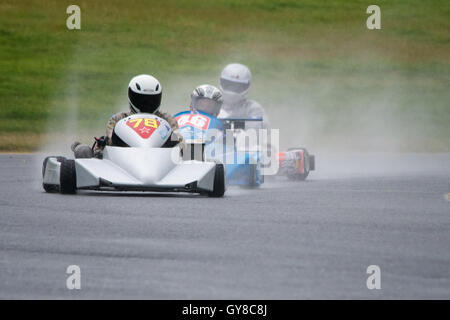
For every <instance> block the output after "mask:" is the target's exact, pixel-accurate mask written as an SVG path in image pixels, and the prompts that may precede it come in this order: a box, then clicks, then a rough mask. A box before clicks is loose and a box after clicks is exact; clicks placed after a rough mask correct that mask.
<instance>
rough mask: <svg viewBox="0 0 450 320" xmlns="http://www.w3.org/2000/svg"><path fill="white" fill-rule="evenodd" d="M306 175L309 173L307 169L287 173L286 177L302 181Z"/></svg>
mask: <svg viewBox="0 0 450 320" xmlns="http://www.w3.org/2000/svg"><path fill="white" fill-rule="evenodd" d="M308 175H309V171H307V172H305V173H296V174H288V176H287V177H288V179H289V180H294V181H304V180H306V178H307V177H308Z"/></svg>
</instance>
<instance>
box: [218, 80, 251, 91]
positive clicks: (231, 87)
mask: <svg viewBox="0 0 450 320" xmlns="http://www.w3.org/2000/svg"><path fill="white" fill-rule="evenodd" d="M220 85H221V86H222V89H223V90H225V91H231V92H235V93H242V92H245V91H246V90H247V89H248V88H249V87H250V83H244V82H235V81H231V80H227V79H224V78H220Z"/></svg>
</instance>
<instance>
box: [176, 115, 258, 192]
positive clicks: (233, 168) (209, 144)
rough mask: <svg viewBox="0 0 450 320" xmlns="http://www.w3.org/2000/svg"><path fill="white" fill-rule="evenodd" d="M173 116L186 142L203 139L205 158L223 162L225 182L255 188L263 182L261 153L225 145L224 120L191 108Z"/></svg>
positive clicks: (233, 145)
mask: <svg viewBox="0 0 450 320" xmlns="http://www.w3.org/2000/svg"><path fill="white" fill-rule="evenodd" d="M175 118H176V119H177V121H178V126H179V128H180V133H181V134H182V135H183V137H184V139H185V140H186V141H197V142H198V141H202V142H203V143H205V158H206V159H215V160H218V161H220V162H221V163H223V164H224V167H225V178H226V183H227V184H229V185H240V186H250V187H257V186H260V185H261V184H262V183H263V182H264V176H263V175H262V174H261V163H262V155H263V154H262V152H260V151H240V150H237V149H236V146H235V144H234V143H233V144H228V145H227V144H226V143H225V139H224V137H225V127H224V125H223V120H221V119H217V118H215V117H213V116H211V115H209V114H207V113H204V112H201V111H195V112H193V111H190V110H189V111H183V112H179V113H177V114H176V115H175ZM226 120H228V119H226ZM232 120H241V121H245V119H232Z"/></svg>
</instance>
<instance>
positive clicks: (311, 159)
mask: <svg viewBox="0 0 450 320" xmlns="http://www.w3.org/2000/svg"><path fill="white" fill-rule="evenodd" d="M311 170H316V157H315V156H314V155H312V154H310V155H309V171H311Z"/></svg>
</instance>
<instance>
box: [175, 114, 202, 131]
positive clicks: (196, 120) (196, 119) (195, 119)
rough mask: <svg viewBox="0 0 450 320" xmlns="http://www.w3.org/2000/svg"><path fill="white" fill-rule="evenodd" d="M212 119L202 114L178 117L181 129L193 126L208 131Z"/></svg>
mask: <svg viewBox="0 0 450 320" xmlns="http://www.w3.org/2000/svg"><path fill="white" fill-rule="evenodd" d="M209 121H210V119H209V118H208V117H207V116H204V115H202V114H195V113H193V114H182V115H180V116H178V117H177V122H178V126H179V127H180V128H183V127H186V126H192V127H195V128H199V129H202V130H206V129H208V126H209Z"/></svg>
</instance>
